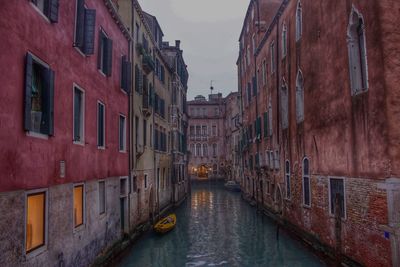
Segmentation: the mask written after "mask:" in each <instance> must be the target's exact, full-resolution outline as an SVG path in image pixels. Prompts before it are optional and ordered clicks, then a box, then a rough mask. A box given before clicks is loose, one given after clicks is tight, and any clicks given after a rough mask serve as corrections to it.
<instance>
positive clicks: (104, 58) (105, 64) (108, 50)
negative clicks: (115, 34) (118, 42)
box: [98, 30, 112, 76]
mask: <svg viewBox="0 0 400 267" xmlns="http://www.w3.org/2000/svg"><path fill="white" fill-rule="evenodd" d="M98 57H99V58H98V69H99V70H100V71H101V72H102V73H103V74H105V75H106V76H111V68H112V40H111V39H109V38H108V37H107V35H106V33H105V32H104V31H102V30H101V31H100V33H99V55H98Z"/></svg>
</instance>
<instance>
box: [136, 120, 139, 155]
mask: <svg viewBox="0 0 400 267" xmlns="http://www.w3.org/2000/svg"><path fill="white" fill-rule="evenodd" d="M138 145H139V117H138V116H135V146H136V148H137V147H138Z"/></svg>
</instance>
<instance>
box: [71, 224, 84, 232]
mask: <svg viewBox="0 0 400 267" xmlns="http://www.w3.org/2000/svg"><path fill="white" fill-rule="evenodd" d="M83 230H85V224H81V225H79V226H76V227H75V226H74V229H73V233H74V234H77V233H80V232H82V231H83Z"/></svg>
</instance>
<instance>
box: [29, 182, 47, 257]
mask: <svg viewBox="0 0 400 267" xmlns="http://www.w3.org/2000/svg"><path fill="white" fill-rule="evenodd" d="M40 193H45V208H44V210H45V218H44V219H45V222H44V244H43V245H42V246H40V247H38V248H36V249H34V250H31V251H30V252H27V251H26V238H27V237H26V223H27V216H26V215H27V212H28V209H27V208H28V196H29V195H34V194H40ZM48 233H49V192H48V189H47V188H40V189H34V190H29V191H25V206H24V245H23V246H24V250H23V251H24V252H23V255H24V256H25V257H26V258H27V259H30V258H34V257H36V256H37V255H39V254H41V253H43V252H44V251H46V250H47V246H48V237H49V235H48Z"/></svg>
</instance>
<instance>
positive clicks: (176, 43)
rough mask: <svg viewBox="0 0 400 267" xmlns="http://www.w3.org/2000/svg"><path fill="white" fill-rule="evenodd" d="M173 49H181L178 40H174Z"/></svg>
mask: <svg viewBox="0 0 400 267" xmlns="http://www.w3.org/2000/svg"><path fill="white" fill-rule="evenodd" d="M175 47H176V48H178V49H180V48H181V41H180V40H175Z"/></svg>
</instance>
